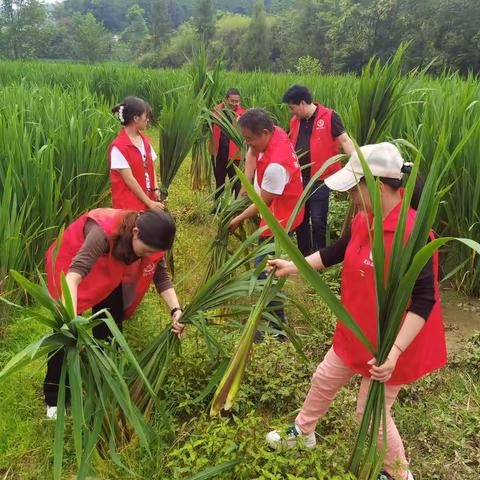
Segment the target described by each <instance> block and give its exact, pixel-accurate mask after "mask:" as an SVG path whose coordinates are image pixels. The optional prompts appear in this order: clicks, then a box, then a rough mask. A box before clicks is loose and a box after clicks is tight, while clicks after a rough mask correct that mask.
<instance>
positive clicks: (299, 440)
mask: <svg viewBox="0 0 480 480" xmlns="http://www.w3.org/2000/svg"><path fill="white" fill-rule="evenodd" d="M265 438H266V440H267V443H268V444H269V445H270V447H271V448H274V449H275V450H278V449H282V448H291V447H295V446H296V445H297V444H298V446H300V447H301V446H304V447H305V448H315V445H316V444H317V440H316V438H315V432H312V433H306V434H305V433H302V431H301V430H300V429H299V428H298V426H297V425H292V426H291V427H288V428H287V429H286V430H285V431H284V432H280V431H279V430H273V431H271V432H269V433H267V436H266V437H265Z"/></svg>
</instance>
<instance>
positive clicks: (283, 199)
mask: <svg viewBox="0 0 480 480" xmlns="http://www.w3.org/2000/svg"><path fill="white" fill-rule="evenodd" d="M271 163H278V164H280V165H281V166H282V167H284V168H285V169H286V170H287V172H288V173H289V175H290V181H289V182H288V183H287V185H285V189H284V190H283V193H282V194H281V195H279V196H277V197H275V198H274V199H273V202H272V203H271V204H270V206H269V208H270V211H271V212H272V213H273V215H274V216H275V218H276V219H277V220H278V221H279V222H280V223H281V225H282V226H283V227H286V225H287V223H288V220H289V218H290V215H291V214H292V212H293V210H294V208H295V205H296V204H297V202H298V200H299V198H300V197H301V195H302V193H303V184H302V176H301V173H300V165H299V164H298V160H297V155H296V154H295V151H294V149H293V145H292V143H291V142H290V139H289V138H288V135H287V134H286V133H285V131H284V130H282V129H281V128H280V127H275V132H274V134H273V136H272V138H271V140H270V142H269V144H268V145H267V148H266V150H265V152H264V153H263V155H262V158H258V156H257V171H256V175H257V182H258V185H259V186H261V185H262V180H263V175H264V174H265V170H266V169H267V167H268V165H270V164H271ZM303 214H304V209H303V208H302V209H301V210H300V211H299V212H298V215H297V216H296V217H295V220H294V222H293V224H292V226H291V228H290V231H292V230H294V229H295V228H297V227H298V226H299V225H300V224H301V223H302V220H303ZM265 225H266V223H265V220H264V219H263V218H262V219H261V221H260V227H263V226H265ZM272 235H273V233H272V231H271V230H269V229H267V230H265V231H263V232H262V234H261V236H262V237H271V236H272Z"/></svg>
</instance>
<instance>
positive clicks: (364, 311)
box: [333, 203, 447, 385]
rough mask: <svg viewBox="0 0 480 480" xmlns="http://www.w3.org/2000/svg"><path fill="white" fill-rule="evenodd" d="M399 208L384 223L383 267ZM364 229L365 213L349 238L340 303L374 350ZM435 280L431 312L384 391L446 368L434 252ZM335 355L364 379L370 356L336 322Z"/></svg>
mask: <svg viewBox="0 0 480 480" xmlns="http://www.w3.org/2000/svg"><path fill="white" fill-rule="evenodd" d="M400 207H401V203H399V205H398V206H396V207H395V208H394V209H393V210H392V211H391V212H390V213H389V215H388V216H387V217H386V218H385V220H384V222H383V226H384V242H385V254H386V265H387V264H388V263H387V262H388V259H389V256H390V251H391V248H392V242H393V236H394V233H395V229H396V226H397V223H398V216H399V214H400ZM415 215H416V212H415V210H413V209H410V211H409V213H408V216H407V224H406V234H405V236H406V238H407V237H408V235H409V234H410V232H411V231H412V228H413V225H414V222H415ZM368 228H369V227H368V223H367V219H366V216H365V214H364V212H360V213H358V214H357V215H356V216H355V219H354V221H353V223H352V227H351V231H352V237H351V239H350V242H349V243H348V246H347V250H346V252H345V259H344V262H343V271H342V303H343V304H344V305H345V307H346V309H347V310H348V312H349V313H350V314H351V315H352V317H353V319H354V320H355V321H356V322H357V323H358V325H359V326H360V328H361V329H362V331H363V332H364V333H365V335H366V336H367V337H368V339H369V340H370V341H371V342H372V344H373V345H374V347H376V346H377V320H376V295H375V279H374V271H373V260H372V256H371V249H370V239H369V235H368ZM433 269H434V275H435V280H434V284H435V299H436V303H435V305H434V307H433V310H432V312H431V314H430V316H429V317H428V320H427V321H426V322H425V325H424V326H423V328H422V329H421V330H420V333H419V334H418V335H417V337H416V338H415V339H414V340H413V342H412V343H411V344H410V346H409V347H408V348H407V349H406V350H405V352H404V353H403V354H401V355H400V357H399V359H398V361H397V365H396V368H395V371H394V372H393V375H392V378H391V379H390V380H389V381H388V382H387V384H389V385H402V384H405V383H410V382H413V381H415V380H418V379H419V378H421V377H423V376H424V375H426V374H427V373H429V372H431V371H433V370H436V369H438V368H441V367H443V366H444V365H445V364H446V362H447V351H446V345H445V332H444V328H443V321H442V310H441V305H440V296H439V292H438V252H435V254H434V257H433ZM333 348H334V350H335V353H336V354H337V355H338V356H339V357H340V358H341V359H342V360H343V361H344V362H345V364H347V365H348V366H349V367H350V368H351V369H352V370H354V371H355V372H357V373H359V374H361V375H363V376H366V377H369V376H370V374H369V372H368V371H369V369H370V367H369V366H368V365H367V362H368V361H369V360H370V359H371V358H372V355H371V353H370V352H369V351H368V350H367V349H366V348H365V347H364V346H363V345H362V344H361V342H360V341H359V340H357V338H356V337H355V335H354V334H353V333H352V332H351V331H350V330H349V329H348V328H347V327H346V326H345V325H344V324H343V323H341V322H340V321H339V322H337V327H336V330H335V334H334V337H333Z"/></svg>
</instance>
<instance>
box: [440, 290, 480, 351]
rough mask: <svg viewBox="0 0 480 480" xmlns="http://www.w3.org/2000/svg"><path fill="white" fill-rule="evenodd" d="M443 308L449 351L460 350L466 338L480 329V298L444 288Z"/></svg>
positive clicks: (442, 293)
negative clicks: (462, 294) (461, 294)
mask: <svg viewBox="0 0 480 480" xmlns="http://www.w3.org/2000/svg"><path fill="white" fill-rule="evenodd" d="M441 295H442V310H443V320H444V323H445V332H446V336H447V349H448V352H449V353H454V352H458V351H459V350H461V349H462V348H463V346H464V345H465V342H466V340H467V339H468V338H469V337H471V336H472V335H473V334H474V333H475V332H476V331H480V299H478V298H469V297H462V296H460V295H459V294H458V293H456V292H454V291H453V290H442V292H441Z"/></svg>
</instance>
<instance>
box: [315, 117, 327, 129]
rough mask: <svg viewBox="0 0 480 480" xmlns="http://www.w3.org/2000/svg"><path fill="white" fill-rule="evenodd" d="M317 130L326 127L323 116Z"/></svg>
mask: <svg viewBox="0 0 480 480" xmlns="http://www.w3.org/2000/svg"><path fill="white" fill-rule="evenodd" d="M316 128H317V130H322V129H324V128H325V120H323V118H320V119H319V120H318V122H317V127H316Z"/></svg>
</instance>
